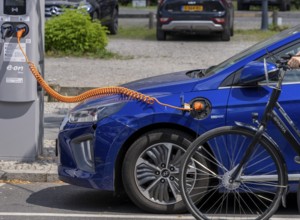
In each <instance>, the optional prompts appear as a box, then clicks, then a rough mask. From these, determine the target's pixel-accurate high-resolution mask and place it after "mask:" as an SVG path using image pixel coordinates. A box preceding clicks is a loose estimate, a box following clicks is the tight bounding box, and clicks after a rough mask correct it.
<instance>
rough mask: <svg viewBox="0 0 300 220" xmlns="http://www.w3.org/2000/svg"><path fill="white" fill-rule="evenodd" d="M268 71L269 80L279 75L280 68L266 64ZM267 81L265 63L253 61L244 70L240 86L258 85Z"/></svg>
mask: <svg viewBox="0 0 300 220" xmlns="http://www.w3.org/2000/svg"><path fill="white" fill-rule="evenodd" d="M266 69H267V74H268V77H269V79H272V78H274V77H276V76H277V75H278V68H277V66H276V65H275V64H273V63H266ZM265 79H266V75H265V65H264V63H263V62H258V61H252V62H250V63H248V64H247V65H246V66H244V68H243V69H242V72H241V75H240V80H239V83H238V84H241V85H250V84H252V85H253V84H257V83H258V82H260V81H263V80H265Z"/></svg>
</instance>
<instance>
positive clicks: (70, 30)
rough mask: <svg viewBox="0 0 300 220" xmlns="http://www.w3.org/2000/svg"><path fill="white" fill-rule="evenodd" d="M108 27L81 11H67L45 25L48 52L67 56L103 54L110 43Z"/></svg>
mask: <svg viewBox="0 0 300 220" xmlns="http://www.w3.org/2000/svg"><path fill="white" fill-rule="evenodd" d="M106 34H107V29H106V27H103V26H101V24H100V22H97V21H92V20H91V17H90V16H89V14H88V13H87V12H86V11H84V10H80V9H76V10H75V9H73V10H71V9H66V10H65V12H64V13H63V14H61V15H59V16H57V17H54V18H51V19H49V20H47V22H46V24H45V49H46V52H50V53H52V54H53V53H54V54H65V55H85V54H103V53H104V52H105V47H106V46H107V43H108V38H107V35H106Z"/></svg>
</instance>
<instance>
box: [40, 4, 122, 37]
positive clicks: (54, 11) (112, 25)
mask: <svg viewBox="0 0 300 220" xmlns="http://www.w3.org/2000/svg"><path fill="white" fill-rule="evenodd" d="M64 8H84V9H86V10H87V11H88V13H89V14H90V15H91V18H92V19H99V20H100V21H101V24H102V25H104V26H107V28H108V30H109V31H110V33H111V34H116V33H117V32H118V13H119V6H118V1H117V0H46V1H45V16H46V18H47V17H48V18H49V17H52V16H56V15H59V14H61V13H62V12H63V9H64Z"/></svg>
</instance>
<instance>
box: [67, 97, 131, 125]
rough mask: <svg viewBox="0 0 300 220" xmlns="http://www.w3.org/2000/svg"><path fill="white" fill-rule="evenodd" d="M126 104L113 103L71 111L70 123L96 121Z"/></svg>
mask: <svg viewBox="0 0 300 220" xmlns="http://www.w3.org/2000/svg"><path fill="white" fill-rule="evenodd" d="M125 104H126V102H120V103H112V104H108V105H104V106H103V105H102V106H100V107H99V106H95V107H88V108H85V109H80V110H78V111H73V112H70V113H69V117H68V119H69V120H68V121H69V122H70V123H86V122H96V121H99V120H101V119H102V118H105V117H107V116H109V115H111V114H113V113H115V112H117V111H119V110H120V109H121V108H122V107H123V106H124V105H125Z"/></svg>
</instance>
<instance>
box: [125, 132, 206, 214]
mask: <svg viewBox="0 0 300 220" xmlns="http://www.w3.org/2000/svg"><path fill="white" fill-rule="evenodd" d="M192 140H193V138H192V136H190V135H188V134H186V133H183V132H180V131H177V130H173V129H159V130H154V131H151V132H148V133H146V134H144V135H142V136H141V137H140V138H138V139H137V140H136V141H135V142H134V143H133V144H132V145H131V146H130V148H129V150H128V152H127V153H126V156H125V158H124V162H123V170H122V175H123V182H124V188H125V191H126V192H127V194H128V196H129V197H130V198H131V200H132V201H133V202H134V203H135V204H136V205H137V206H139V207H140V208H141V209H143V210H145V211H147V212H152V213H165V214H166V213H182V212H184V211H186V208H185V205H184V203H183V201H182V199H181V195H180V190H179V168H180V163H181V160H182V156H183V154H184V153H185V151H186V149H187V148H188V147H189V145H190V143H191V141H192ZM206 185H207V184H206ZM202 187H203V186H202ZM204 187H205V186H204Z"/></svg>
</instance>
